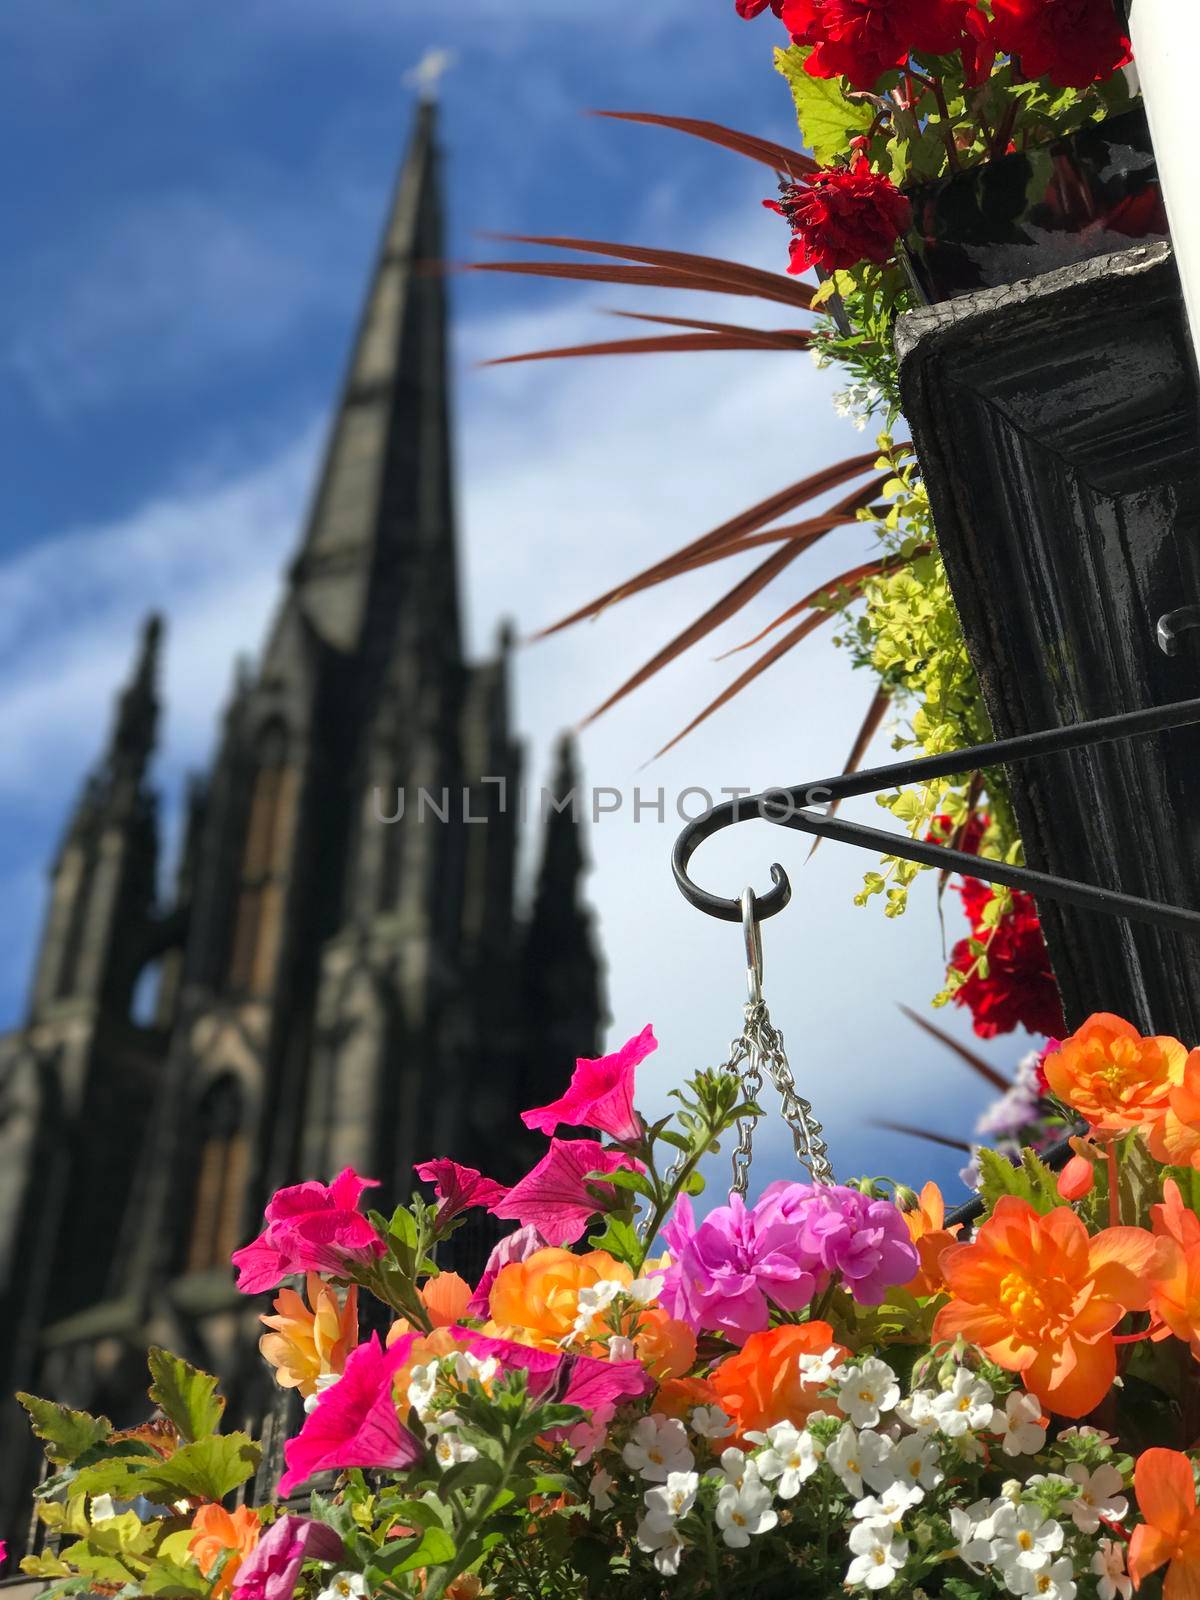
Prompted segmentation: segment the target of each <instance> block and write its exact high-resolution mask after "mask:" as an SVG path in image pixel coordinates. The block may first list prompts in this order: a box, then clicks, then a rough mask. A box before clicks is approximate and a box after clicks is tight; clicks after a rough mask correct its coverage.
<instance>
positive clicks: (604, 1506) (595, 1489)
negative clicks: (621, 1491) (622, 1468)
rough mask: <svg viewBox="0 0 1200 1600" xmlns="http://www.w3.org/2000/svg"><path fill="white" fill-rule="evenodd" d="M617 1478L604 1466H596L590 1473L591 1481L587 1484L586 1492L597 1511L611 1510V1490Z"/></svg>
mask: <svg viewBox="0 0 1200 1600" xmlns="http://www.w3.org/2000/svg"><path fill="white" fill-rule="evenodd" d="M616 1482H617V1480H616V1479H615V1478H614V1477H613V1475H612V1473H611V1472H608V1471H606V1470H605V1468H604V1467H597V1468H596V1470H595V1472H593V1473H592V1481H591V1483H589V1484H588V1494H589V1495H590V1496H591V1500H592V1504H593V1505H594V1506H595V1508H596V1510H597V1511H611V1510H612V1504H613V1497H612V1493H611V1491H612V1490H613V1489H614V1488H615V1487H616Z"/></svg>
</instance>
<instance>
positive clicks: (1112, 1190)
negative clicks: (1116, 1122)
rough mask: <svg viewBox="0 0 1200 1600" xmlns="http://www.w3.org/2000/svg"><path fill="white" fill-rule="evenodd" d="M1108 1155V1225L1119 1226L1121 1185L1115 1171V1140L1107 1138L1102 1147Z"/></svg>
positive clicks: (1111, 1226)
mask: <svg viewBox="0 0 1200 1600" xmlns="http://www.w3.org/2000/svg"><path fill="white" fill-rule="evenodd" d="M1104 1149H1105V1154H1106V1155H1107V1157H1108V1225H1109V1227H1110V1228H1119V1227H1120V1226H1121V1187H1120V1177H1119V1174H1118V1171H1117V1141H1116V1140H1115V1139H1109V1140H1108V1142H1107V1144H1106V1145H1105V1147H1104Z"/></svg>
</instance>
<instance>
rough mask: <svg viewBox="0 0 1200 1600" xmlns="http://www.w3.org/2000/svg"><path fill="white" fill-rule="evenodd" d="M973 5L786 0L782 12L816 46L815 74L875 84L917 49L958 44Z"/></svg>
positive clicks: (810, 66)
mask: <svg viewBox="0 0 1200 1600" xmlns="http://www.w3.org/2000/svg"><path fill="white" fill-rule="evenodd" d="M751 3H753V0H751ZM760 9H761V7H760ZM969 9H970V7H969V4H968V0H783V5H782V6H781V7H780V8H779V15H780V16H781V17H782V19H783V25H784V27H785V28H787V30H788V32H789V33H790V34H791V36H792V38H793V40H794V41H795V42H796V44H809V45H812V46H813V52H812V54H811V55H810V56H809V58H808V60H807V61H806V62H805V64H804V70H805V71H806V72H808V73H809V74H810V75H811V76H812V77H814V78H837V77H843V78H847V79H849V81H850V84H851V86H852V87H853V88H855V89H873V88H874V87H875V85H876V84H877V83H878V81H879V79H880V78H881V77H882V76H883V74H884V73H885V72H888V71H890V70H891V69H892V68H894V67H902V66H903V65H904V63H905V62H906V61H907V60H908V57H909V54H910V52H911V51H913V50H923V51H926V52H928V53H929V54H930V55H948V54H949V53H950V52H951V51H954V50H957V49H959V48H960V46H961V45H962V42H963V37H964V33H965V29H966V17H967V13H968V10H969Z"/></svg>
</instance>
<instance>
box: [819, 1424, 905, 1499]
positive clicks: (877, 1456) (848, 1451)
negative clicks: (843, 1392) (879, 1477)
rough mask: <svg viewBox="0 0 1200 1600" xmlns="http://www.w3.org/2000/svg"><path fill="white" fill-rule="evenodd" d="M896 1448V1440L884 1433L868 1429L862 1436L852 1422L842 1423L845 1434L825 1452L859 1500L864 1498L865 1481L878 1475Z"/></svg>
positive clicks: (838, 1437) (829, 1461)
mask: <svg viewBox="0 0 1200 1600" xmlns="http://www.w3.org/2000/svg"><path fill="white" fill-rule="evenodd" d="M891 1448H892V1441H891V1440H890V1439H885V1438H884V1437H883V1435H882V1434H878V1433H872V1432H871V1431H870V1430H868V1429H864V1430H863V1432H862V1433H858V1432H857V1431H856V1429H855V1428H854V1427H853V1425H852V1424H851V1423H849V1422H844V1423H843V1424H842V1428H841V1432H840V1433H839V1434H838V1436H837V1438H836V1439H835V1440H834V1441H833V1443H832V1444H831V1445H830V1446H829V1448H828V1450H826V1452H825V1459H826V1461H828V1463H829V1465H830V1466H831V1467H832V1468H833V1470H834V1471H835V1472H836V1473H837V1475H838V1477H839V1478H840V1479H841V1480H842V1482H843V1483H844V1484H845V1485H846V1488H847V1489H848V1490H849V1491H850V1493H851V1494H852V1495H853V1496H854V1498H855V1499H856V1500H858V1499H861V1497H862V1492H863V1478H864V1476H866V1475H867V1474H871V1475H872V1476H874V1474H875V1469H876V1468H877V1467H878V1466H879V1465H880V1464H881V1462H882V1461H883V1459H884V1458H885V1457H886V1456H887V1455H888V1453H889V1452H890V1450H891Z"/></svg>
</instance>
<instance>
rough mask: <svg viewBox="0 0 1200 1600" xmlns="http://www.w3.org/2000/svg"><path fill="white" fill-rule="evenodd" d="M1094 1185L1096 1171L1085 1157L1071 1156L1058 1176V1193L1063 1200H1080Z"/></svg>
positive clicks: (1089, 1192)
mask: <svg viewBox="0 0 1200 1600" xmlns="http://www.w3.org/2000/svg"><path fill="white" fill-rule="evenodd" d="M1095 1183H1096V1169H1095V1168H1094V1167H1093V1166H1092V1163H1091V1162H1090V1161H1089V1160H1088V1158H1087V1157H1086V1156H1072V1157H1071V1159H1070V1161H1068V1162H1067V1164H1066V1166H1065V1167H1064V1168H1063V1169H1062V1171H1061V1172H1060V1173H1059V1175H1058V1192H1059V1194H1060V1195H1061V1196H1062V1198H1063V1199H1064V1200H1082V1199H1083V1197H1084V1195H1086V1194H1091V1192H1092V1189H1093V1188H1094V1186H1095Z"/></svg>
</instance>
